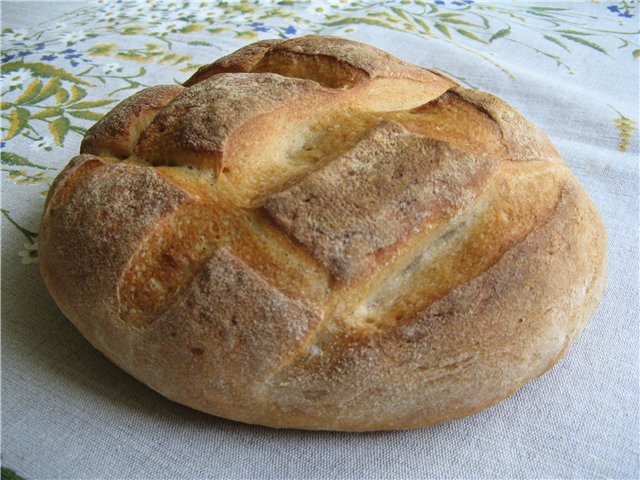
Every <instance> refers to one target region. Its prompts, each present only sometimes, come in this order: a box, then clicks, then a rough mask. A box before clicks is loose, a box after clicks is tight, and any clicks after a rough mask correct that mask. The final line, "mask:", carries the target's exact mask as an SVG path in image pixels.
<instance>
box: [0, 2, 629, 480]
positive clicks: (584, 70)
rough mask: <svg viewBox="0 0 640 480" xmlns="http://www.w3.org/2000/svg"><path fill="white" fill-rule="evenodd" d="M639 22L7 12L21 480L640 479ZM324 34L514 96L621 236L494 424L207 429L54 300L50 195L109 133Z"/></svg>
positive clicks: (5, 356) (7, 388)
mask: <svg viewBox="0 0 640 480" xmlns="http://www.w3.org/2000/svg"><path fill="white" fill-rule="evenodd" d="M638 15H639V12H638V3H637V2H636V1H620V2H605V1H593V2H586V1H585V2H565V3H559V2H541V1H540V2H531V3H530V2H514V3H509V2H480V1H476V2H472V1H468V0H467V1H449V0H447V1H444V0H436V1H424V2H422V1H418V0H412V1H402V2H401V1H398V2H390V1H387V2H383V1H358V2H342V1H329V2H320V1H313V2H286V1H280V2H275V1H274V2H262V3H260V2H243V3H238V2H228V3H226V4H225V3H213V2H204V3H202V2H188V3H186V2H180V1H176V2H173V3H168V2H144V3H143V2H140V3H136V2H120V1H118V2H116V1H109V2H106V1H105V2H82V3H80V2H77V3H63V2H56V3H46V2H37V3H27V2H3V3H2V28H3V30H2V32H3V33H2V48H3V50H2V67H3V69H2V87H1V88H2V96H3V99H2V101H3V104H2V110H1V113H2V137H3V139H2V144H1V150H2V182H3V183H2V214H3V216H2V465H3V478H5V477H4V475H9V474H10V473H11V472H15V473H16V474H17V475H19V476H22V477H25V478H137V477H146V478H169V477H172V478H178V477H183V478H203V477H211V478H321V477H324V478H382V477H384V478H431V477H434V478H435V477H465V478H470V477H474V478H480V477H489V478H495V477H501V478H508V477H528V478H533V477H553V478H557V477H572V478H573V477H589V478H591V477H612V478H638V476H639V472H640V462H639V450H640V449H639V443H638V439H639V416H638V411H639V408H638V405H639V383H638V381H639V371H638V352H639V338H640V332H639V327H638V326H639V321H638V320H639V318H638V314H639V304H638V292H639V286H640V285H639V280H638V273H639V266H638V256H639V255H638V202H639V195H638V180H639V176H638V166H639V161H638V160H639V158H638V132H637V126H638V124H637V122H638V84H639V79H638V65H639V60H638V56H639V53H640V50H639V49H640V47H639V45H638V41H639V40H638ZM314 32H316V33H324V34H333V35H341V36H345V37H348V38H352V39H355V40H360V41H364V42H368V43H371V44H373V45H375V46H378V47H380V48H382V49H385V50H388V51H390V52H391V53H393V54H395V55H397V56H399V57H401V58H403V59H405V60H408V61H410V62H413V63H417V64H419V65H424V66H428V67H434V68H437V69H440V70H442V71H444V72H446V73H447V74H449V75H451V76H453V77H455V78H457V79H458V80H459V81H461V82H463V83H464V84H466V85H468V86H472V87H476V88H480V89H483V90H487V91H490V92H492V93H495V94H497V95H498V96H501V97H502V98H504V99H506V100H507V101H508V102H509V103H511V104H512V105H514V106H515V107H516V108H518V109H519V110H520V111H521V112H523V113H524V114H525V116H526V117H528V118H529V119H531V120H532V121H534V122H535V123H537V124H538V125H540V126H541V127H542V128H543V130H545V131H546V132H547V133H548V134H549V136H550V137H551V138H552V140H553V141H554V143H555V144H556V146H557V147H558V149H559V150H560V152H561V153H562V154H563V156H564V158H565V159H566V161H567V163H568V164H569V166H570V168H571V169H572V171H573V172H574V173H575V174H576V175H577V176H578V178H579V179H580V180H581V181H582V182H583V184H584V185H585V187H586V189H587V191H588V192H589V194H590V196H591V198H592V199H593V200H594V202H595V204H596V205H597V207H598V209H599V211H600V213H601V214H602V216H603V218H604V221H605V224H606V228H607V231H608V236H609V272H608V274H609V282H608V286H607V290H606V294H605V297H604V299H603V301H602V304H601V307H600V309H599V311H598V313H597V314H596V315H595V317H594V318H593V320H592V321H591V323H590V324H589V326H588V327H587V328H586V330H585V332H584V334H583V336H582V338H581V339H580V341H579V342H578V343H577V345H576V346H575V347H574V348H573V349H572V350H571V351H570V352H569V354H568V355H567V356H566V357H565V359H564V360H562V361H561V362H560V363H559V365H558V366H557V367H556V368H554V369H553V370H552V371H550V372H549V373H547V374H546V375H544V376H543V377H541V378H539V379H537V380H535V381H533V382H531V383H530V384H529V385H527V386H525V387H524V388H523V389H521V390H520V391H519V392H517V393H516V394H515V395H514V396H513V397H512V398H509V399H508V400H506V401H504V402H502V403H500V404H499V405H497V406H495V407H493V408H491V409H489V410H487V411H485V412H483V413H481V414H479V415H476V416H473V417H470V418H467V419H463V420H459V421H455V422H451V423H448V424H445V425H440V426H436V427H433V428H429V429H423V430H415V431H408V432H386V433H367V434H339V433H327V432H301V431H278V430H272V429H268V428H261V427H255V426H248V425H243V424H239V423H234V422H231V421H226V420H222V419H219V418H216V417H212V416H208V415H205V414H202V413H199V412H196V411H193V410H190V409H189V408H186V407H183V406H180V405H177V404H174V403H172V402H170V401H168V400H165V399H164V398H163V397H161V396H160V395H158V394H156V393H154V392H153V391H151V390H150V389H148V388H147V387H145V386H144V385H142V384H140V383H138V382H137V381H135V380H134V379H132V378H131V377H129V376H128V375H127V374H125V373H123V372H122V371H121V370H119V369H118V368H117V367H115V366H114V365H113V364H111V363H110V362H109V361H108V360H106V359H105V358H104V357H103V356H102V355H101V354H100V353H98V352H97V351H95V350H94V349H93V348H92V347H91V346H90V345H89V344H88V343H87V342H86V341H85V340H84V339H83V338H82V337H81V336H80V334H79V333H78V332H77V331H76V330H75V329H74V328H73V327H72V325H71V324H70V322H69V321H68V320H66V319H65V318H64V316H63V315H62V314H61V313H60V311H59V310H58V309H57V308H56V306H55V304H54V303H53V301H52V299H51V297H50V296H49V294H48V293H47V291H46V289H45V287H44V286H43V283H42V281H41V279H40V276H39V273H38V269H37V264H36V263H35V262H36V261H37V231H38V229H39V221H40V216H41V213H42V208H43V203H44V198H45V197H44V194H45V192H46V190H47V188H48V187H49V185H50V183H51V181H52V179H53V178H54V177H55V175H56V174H57V172H58V171H59V170H60V169H61V168H62V167H63V166H64V165H65V163H66V162H67V161H68V159H69V158H71V157H72V156H73V155H74V154H75V153H76V152H77V151H78V148H79V143H80V140H81V138H82V132H83V131H84V130H85V129H86V128H88V127H89V126H90V125H91V124H92V122H94V121H95V120H96V119H97V118H99V117H100V115H101V114H104V113H105V112H106V111H108V110H109V109H110V108H111V107H112V106H113V105H114V104H115V102H116V101H118V100H120V99H122V98H125V97H126V96H129V95H130V94H132V93H133V92H134V91H136V90H139V89H141V88H143V87H144V86H147V85H154V84H160V83H172V82H174V81H182V80H184V79H186V78H187V77H188V76H189V75H190V72H192V71H193V70H194V69H195V68H196V67H197V66H198V65H200V64H202V63H208V62H210V61H212V60H214V59H215V58H217V57H219V56H221V55H223V54H226V53H229V52H231V51H233V50H235V49H237V48H239V47H241V46H242V45H245V44H247V43H248V42H251V41H255V40H257V39H263V38H269V37H291V36H297V35H303V34H307V33H314Z"/></svg>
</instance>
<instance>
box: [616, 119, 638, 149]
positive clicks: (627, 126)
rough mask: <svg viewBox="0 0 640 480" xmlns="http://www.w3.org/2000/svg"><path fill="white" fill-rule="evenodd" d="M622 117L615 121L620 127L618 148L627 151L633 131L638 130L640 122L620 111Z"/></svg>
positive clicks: (617, 126) (618, 127)
mask: <svg viewBox="0 0 640 480" xmlns="http://www.w3.org/2000/svg"><path fill="white" fill-rule="evenodd" d="M618 114H619V115H620V117H618V118H615V119H614V120H613V123H615V124H616V128H617V129H618V139H619V143H618V150H619V151H621V152H626V151H627V149H628V148H629V145H630V144H631V138H632V137H633V133H634V132H635V131H636V130H638V123H637V122H636V121H634V120H631V119H630V118H627V117H625V116H624V115H622V114H621V113H620V112H618Z"/></svg>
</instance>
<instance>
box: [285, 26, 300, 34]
mask: <svg viewBox="0 0 640 480" xmlns="http://www.w3.org/2000/svg"><path fill="white" fill-rule="evenodd" d="M296 32H297V30H296V28H295V27H294V26H293V25H289V26H288V27H287V29H286V30H285V31H284V33H285V35H295V34H296Z"/></svg>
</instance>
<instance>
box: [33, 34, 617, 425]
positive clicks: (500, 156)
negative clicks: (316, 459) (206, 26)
mask: <svg viewBox="0 0 640 480" xmlns="http://www.w3.org/2000/svg"><path fill="white" fill-rule="evenodd" d="M81 153H82V154H81V155H80V156H78V157H76V158H75V159H74V160H72V162H71V163H70V164H69V166H68V167H67V168H66V169H65V170H64V171H63V172H62V174H61V175H60V177H59V178H58V179H57V180H56V182H55V184H54V186H53V187H52V189H51V193H50V196H49V199H48V203H47V210H46V212H45V217H44V220H43V231H42V239H43V240H42V241H41V243H42V245H41V256H42V257H43V258H42V271H43V275H44V277H45V280H46V281H47V283H48V285H49V288H50V290H51V291H52V293H53V295H54V297H55V298H56V301H57V302H58V304H59V305H60V306H61V308H62V309H63V311H64V312H65V313H66V314H67V315H68V316H69V317H70V318H71V319H72V320H73V321H74V323H75V324H76V325H77V326H78V328H79V329H80V330H81V331H82V332H83V334H84V335H85V336H86V337H87V338H89V340H90V341H91V342H92V343H93V344H94V345H95V346H97V347H98V348H99V349H100V350H102V351H103V352H105V353H106V354H107V355H108V356H109V357H110V358H112V359H113V360H114V361H115V362H116V363H117V364H118V365H120V366H121V367H123V368H124V369H126V370H127V371H129V372H130V373H132V374H133V375H135V376H136V377H138V378H139V379H141V380H142V381H144V382H145V383H147V384H148V385H150V386H151V387H153V388H155V389H157V390H158V391H160V392H161V393H163V394H164V395H166V396H168V397H169V398H172V399H175V400H177V401H180V402H182V403H186V404H188V405H191V406H193V407H195V408H198V409H201V410H204V411H208V412H211V413H215V414H218V415H222V416H226V417H229V418H234V419H240V420H243V421H247V422H253V423H261V424H266V425H273V426H279V427H299V428H328V429H341V430H345V429H346V430H370V429H383V428H409V427H415V426H423V425H429V424H432V423H436V422H440V421H444V420H447V419H449V418H455V417H458V416H461V415H466V414H469V413H472V412H475V411H477V410H479V409H481V408H484V407H486V406H488V405H490V404H492V403H495V402H496V401H498V400H500V399H501V398H503V397H505V396H506V395H508V394H510V393H511V392H512V391H513V390H514V389H516V388H517V387H518V386H520V385H521V384H522V383H524V382H525V381H527V380H529V379H530V378H532V377H534V376H536V375H539V374H540V373H542V372H543V371H544V370H545V369H547V368H549V367H550V366H551V365H552V364H553V363H554V362H555V361H556V360H557V359H558V358H559V356H560V355H561V353H562V352H563V351H564V350H565V349H566V347H567V345H568V344H570V343H571V341H573V339H574V338H575V336H576V335H577V333H578V332H579V331H580V329H581V328H582V326H583V325H584V323H585V322H586V321H587V320H588V318H589V316H590V314H591V312H592V311H593V309H594V308H595V305H596V304H597V300H598V298H599V295H600V292H601V290H602V285H603V281H604V280H603V279H604V260H603V259H604V249H605V247H604V243H603V242H604V231H603V229H602V225H601V222H600V220H599V217H598V216H597V213H596V212H595V210H594V209H593V206H592V205H591V203H590V201H589V200H588V198H587V197H586V195H585V194H584V192H583V190H582V188H581V187H580V186H579V184H578V183H577V181H576V180H575V178H574V177H573V176H572V175H571V173H570V172H569V170H568V169H567V168H566V166H565V164H564V162H563V161H562V160H561V158H560V157H559V156H558V154H557V152H556V150H555V149H554V148H553V146H552V145H551V143H550V142H549V140H548V139H547V137H546V136H545V135H544V134H543V133H542V132H541V131H540V130H538V129H537V128H536V127H535V126H533V125H532V124H531V123H529V122H528V121H526V120H525V119H524V118H523V117H522V116H521V115H520V114H519V113H517V112H516V111H515V110H514V109H513V108H511V107H510V106H508V105H507V104H506V103H505V102H503V101H501V100H499V99H497V98H496V97H493V96H491V95H489V94H486V93H481V92H476V91H471V90H468V89H465V88H462V87H461V86H459V85H457V84H455V83H454V82H453V81H451V80H449V79H447V78H445V77H443V76H442V75H440V74H438V73H436V72H433V71H430V70H427V69H423V68H419V67H416V66H412V65H409V64H406V63H404V62H402V61H400V60H398V59H396V58H395V57H393V56H391V55H389V54H387V53H384V52H382V51H380V50H377V49H375V48H373V47H370V46H368V45H364V44H360V43H357V42H352V41H348V40H343V39H337V38H332V37H323V36H308V37H302V38H298V39H293V40H286V41H280V40H267V41H262V42H258V43H255V44H252V45H249V46H248V47H245V48H243V49H241V50H238V51H237V52H235V53H233V54H231V55H229V56H227V57H224V58H222V59H220V60H218V61H216V62H214V63H213V64H211V65H208V66H205V67H203V68H201V69H200V70H198V72H197V73H196V74H195V75H193V76H192V77H191V78H190V79H189V80H187V82H185V83H184V85H183V86H177V85H174V86H158V87H152V88H148V89H146V90H143V91H142V92H139V93H137V94H135V95H133V96H132V97H130V98H128V99H127V100H125V101H123V102H122V103H120V104H119V105H118V106H116V107H115V108H114V109H113V110H112V111H111V112H110V113H109V114H107V115H106V116H105V117H104V118H103V119H102V120H101V121H100V122H98V123H97V124H96V125H95V126H94V127H92V128H91V129H90V130H89V131H88V132H87V135H86V137H85V139H84V141H83V142H82V147H81Z"/></svg>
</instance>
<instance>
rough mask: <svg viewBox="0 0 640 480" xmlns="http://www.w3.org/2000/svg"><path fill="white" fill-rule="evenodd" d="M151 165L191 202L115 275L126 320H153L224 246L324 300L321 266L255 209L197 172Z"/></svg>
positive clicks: (305, 298) (302, 293)
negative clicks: (228, 196)
mask: <svg viewBox="0 0 640 480" xmlns="http://www.w3.org/2000/svg"><path fill="white" fill-rule="evenodd" d="M155 170H156V171H157V172H158V173H159V174H160V175H161V176H162V177H164V178H165V180H167V181H169V183H172V184H174V185H176V186H178V187H180V188H182V189H183V190H185V191H187V192H188V193H189V194H191V195H190V198H191V201H190V202H189V203H187V204H185V205H182V206H181V207H179V208H178V209H177V210H175V211H174V212H172V214H171V215H170V216H167V217H165V218H163V219H162V221H161V222H159V223H158V224H156V225H155V226H154V228H153V230H152V231H151V232H149V234H148V235H146V236H145V237H144V238H143V239H142V240H141V241H140V242H139V244H138V246H137V248H136V251H135V252H134V253H133V255H132V256H131V257H130V259H129V261H128V262H127V265H126V267H125V268H124V270H123V272H122V274H121V276H120V279H119V282H118V300H119V314H120V317H121V318H122V319H123V320H124V321H127V322H130V323H132V324H133V325H136V326H139V327H142V326H145V325H148V324H149V323H151V322H153V321H154V320H155V319H156V318H157V317H158V316H159V315H160V314H161V313H162V312H164V311H166V310H167V309H168V308H169V307H170V306H171V305H172V304H174V303H175V302H176V301H177V300H178V299H179V298H181V296H182V294H183V293H184V292H185V291H186V290H187V289H188V287H189V285H190V284H191V283H192V281H193V280H194V279H195V278H196V276H197V275H198V274H199V272H201V271H202V269H203V268H204V267H205V265H206V264H207V263H208V262H209V261H210V259H211V258H212V257H213V256H214V255H216V252H218V251H220V250H221V249H223V248H228V249H229V250H230V251H231V252H232V253H233V254H234V255H237V256H238V258H239V259H241V260H242V262H243V263H244V264H245V265H247V266H248V267H249V268H250V269H251V270H253V271H255V272H256V273H257V274H258V275H260V276H262V277H263V278H264V280H265V281H267V282H268V283H270V284H271V285H273V286H274V287H276V288H278V289H279V290H280V291H282V292H283V293H284V294H285V295H288V296H289V297H291V298H293V299H297V300H300V301H302V302H304V303H312V304H320V305H321V306H323V299H324V298H325V297H326V296H327V294H328V277H327V275H326V273H325V272H324V271H322V269H319V268H318V266H317V264H316V262H315V261H314V260H313V259H311V258H310V257H309V256H308V254H306V253H305V252H304V251H302V250H301V249H300V248H299V247H297V246H296V245H295V244H293V242H292V241H291V240H290V239H289V238H288V237H287V236H286V235H284V234H283V233H282V232H280V231H279V230H277V229H276V228H274V227H273V226H271V225H270V222H268V221H267V220H266V219H263V218H261V215H260V214H259V212H254V211H246V210H242V209H237V208H235V206H234V205H232V204H230V203H229V202H228V201H227V200H226V199H225V198H224V196H223V195H222V194H221V193H220V192H219V191H218V190H217V189H216V187H215V186H213V187H212V184H211V183H210V182H209V181H206V180H205V179H203V178H202V176H201V175H200V173H201V172H194V171H191V170H189V169H186V168H183V167H158V168H157V169H155Z"/></svg>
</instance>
